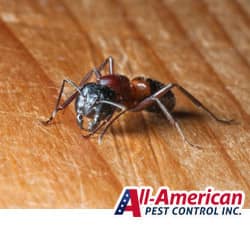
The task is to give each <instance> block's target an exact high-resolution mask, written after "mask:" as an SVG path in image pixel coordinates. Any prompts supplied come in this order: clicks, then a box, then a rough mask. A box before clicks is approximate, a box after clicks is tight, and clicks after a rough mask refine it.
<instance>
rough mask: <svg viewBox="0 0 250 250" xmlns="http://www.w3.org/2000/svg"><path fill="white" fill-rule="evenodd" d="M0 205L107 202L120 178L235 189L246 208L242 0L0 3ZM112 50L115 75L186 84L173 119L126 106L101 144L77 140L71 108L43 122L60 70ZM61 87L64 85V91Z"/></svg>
mask: <svg viewBox="0 0 250 250" xmlns="http://www.w3.org/2000/svg"><path fill="white" fill-rule="evenodd" d="M0 16H1V20H0V56H1V58H0V87H1V88H0V118H1V122H0V145H1V151H0V207H3V208H16V207H18V208H78V207H88V208H112V207H113V206H114V204H115V202H116V200H117V198H118V196H119V194H120V192H121V190H122V188H123V186H125V185H149V186H152V187H153V188H158V187H159V186H161V185H166V186H169V187H170V188H171V189H186V190H190V189H204V188H205V187H206V186H213V187H215V188H217V189H240V190H243V191H244V192H245V193H246V201H245V207H248V208H249V207H250V157H249V156H250V129H249V124H250V45H249V44H250V2H249V1H247V0H238V1H236V0H235V1H226V0H222V1H216V0H202V1H192V0H166V1H150V0H148V1H142V0H141V1H140V0H136V1H134V0H120V1H118V0H117V1H112V0H105V1H90V0H84V1H80V0H79V1H69V0H64V1H59V0H53V1H33V0H22V1H18V2H17V1H4V0H0ZM109 55H112V56H113V57H114V59H115V62H116V64H115V70H116V71H117V72H120V73H123V74H126V75H128V76H129V77H133V76H136V75H146V76H150V77H152V78H155V79H159V80H161V81H163V82H166V83H167V82H169V81H174V82H178V83H180V84H181V85H182V86H183V87H185V88H187V89H188V90H189V91H190V92H192V93H193V94H194V95H195V96H196V97H198V98H199V99H200V100H202V101H203V103H204V104H206V105H207V106H208V107H209V108H210V109H212V110H213V111H215V112H216V113H217V114H218V115H220V116H221V117H227V118H235V119H236V120H237V121H238V122H239V124H237V125H231V126H226V125H223V124H218V123H216V122H215V121H213V120H211V119H210V117H207V115H206V114H204V113H203V112H201V111H200V110H197V109H196V108H195V107H194V106H193V105H192V104H190V102H188V101H187V100H186V99H185V98H184V97H183V96H181V95H180V94H179V93H176V95H177V98H178V106H177V112H176V114H175V116H176V118H177V119H178V120H179V122H180V124H181V126H182V128H183V130H184V131H185V134H186V136H187V137H188V138H189V139H190V140H191V141H192V142H194V143H196V144H199V145H202V146H203V150H197V149H194V148H192V147H190V146H188V145H185V144H184V143H183V142H182V140H181V138H180V137H179V135H178V133H177V132H176V130H175V129H174V128H172V127H171V126H170V124H169V123H168V122H167V121H166V120H165V119H164V117H163V116H161V115H152V114H147V113H131V114H127V115H126V116H124V117H123V118H122V119H120V120H119V121H117V122H116V123H115V124H114V126H113V127H112V128H111V129H110V131H109V132H108V133H107V135H106V138H105V139H104V142H103V144H102V145H98V143H97V140H96V138H91V139H90V140H84V139H82V138H81V136H80V133H81V131H80V130H79V129H78V127H77V124H76V123H75V115H74V108H73V105H72V106H71V107H70V108H69V109H67V110H66V111H65V112H64V113H61V114H59V115H58V117H57V120H56V122H55V123H54V124H53V125H51V126H49V127H44V126H42V125H41V124H40V123H39V119H44V118H46V117H47V116H48V115H49V113H50V112H51V111H52V109H53V106H54V103H55V100H56V97H57V94H58V89H59V87H60V85H61V82H62V80H63V79H65V78H70V79H72V80H74V81H75V82H79V81H80V80H81V78H82V77H83V75H84V74H85V73H86V72H87V71H88V70H89V69H91V68H92V67H93V66H96V65H99V64H100V63H101V62H102V61H103V60H104V58H106V57H107V56H109ZM70 91H71V90H70V89H69V88H68V89H67V94H69V93H70Z"/></svg>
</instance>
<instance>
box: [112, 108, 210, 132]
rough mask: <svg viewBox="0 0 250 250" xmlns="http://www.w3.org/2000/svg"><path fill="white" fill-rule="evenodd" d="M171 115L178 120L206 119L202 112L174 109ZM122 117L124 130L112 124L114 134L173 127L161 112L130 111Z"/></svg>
mask: <svg viewBox="0 0 250 250" xmlns="http://www.w3.org/2000/svg"><path fill="white" fill-rule="evenodd" d="M172 115H173V117H174V118H175V119H176V120H177V121H180V122H181V121H185V120H192V121H202V120H204V119H206V117H205V115H204V114H201V113H197V112H190V111H175V112H173V113H172ZM123 119H124V120H123V124H124V123H125V126H124V130H125V131H123V130H121V129H119V128H117V127H116V126H115V124H114V126H112V127H113V129H114V131H115V133H116V134H121V133H124V132H126V133H129V134H138V133H140V134H143V133H145V132H146V131H147V129H148V128H149V127H153V128H155V129H157V128H162V127H165V128H166V129H168V128H172V127H173V126H172V125H171V124H170V122H169V121H168V120H167V119H166V117H165V116H164V115H163V114H162V113H151V112H143V115H142V113H141V114H140V115H138V113H137V114H136V113H130V114H127V115H125V116H124V117H123ZM131 119H132V122H131Z"/></svg>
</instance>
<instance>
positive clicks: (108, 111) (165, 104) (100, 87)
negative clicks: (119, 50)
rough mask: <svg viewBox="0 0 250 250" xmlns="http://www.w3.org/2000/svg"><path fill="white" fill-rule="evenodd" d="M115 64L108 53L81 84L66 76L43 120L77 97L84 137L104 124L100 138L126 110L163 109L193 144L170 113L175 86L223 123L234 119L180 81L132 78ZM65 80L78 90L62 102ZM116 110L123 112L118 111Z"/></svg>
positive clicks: (77, 114)
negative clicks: (117, 70)
mask: <svg viewBox="0 0 250 250" xmlns="http://www.w3.org/2000/svg"><path fill="white" fill-rule="evenodd" d="M106 65H109V74H107V75H102V74H101V72H102V70H104V68H105V66H106ZM113 66H114V62H113V59H112V57H108V58H107V59H106V60H105V61H104V62H103V63H102V64H101V65H100V66H99V67H98V68H94V69H92V70H91V71H89V72H88V73H87V74H86V75H85V77H84V78H83V79H82V80H81V82H80V86H77V85H76V84H75V83H74V82H73V81H71V80H63V83H62V86H61V89H60V92H59V96H58V99H57V102H56V105H55V108H54V110H53V112H52V114H51V116H50V118H49V119H48V120H47V121H45V122H43V123H44V124H49V123H50V122H51V121H52V120H53V119H54V118H55V116H56V114H57V112H58V111H60V110H63V109H65V108H66V107H67V106H68V105H69V104H70V103H71V102H72V101H73V100H74V99H75V110H76V121H77V124H78V126H79V127H80V128H81V129H83V130H85V131H88V132H89V133H88V134H87V135H83V137H89V136H91V135H93V134H95V133H96V132H97V131H98V130H99V129H101V128H102V127H104V128H103V130H102V132H101V133H100V135H99V142H100V141H101V140H102V137H103V136H104V134H105V133H106V131H107V129H108V128H109V127H110V126H111V125H112V123H113V122H114V121H115V120H117V119H118V118H119V117H120V116H121V115H122V114H124V113H125V112H127V111H132V112H138V111H142V110H146V111H149V112H162V113H163V114H164V115H165V117H166V118H167V119H168V120H169V121H170V123H171V124H172V125H173V126H175V127H176V129H177V131H178V132H179V134H180V135H181V137H182V138H183V140H184V141H185V142H187V143H189V144H190V145H191V146H194V145H193V144H192V143H190V142H189V141H188V140H187V139H186V137H185V135H184V134H183V132H182V129H181V127H180V126H179V124H178V122H177V121H176V120H175V119H174V118H173V116H172V114H171V112H172V111H173V109H174V107H175V96H174V94H173V92H172V91H171V89H172V88H174V87H175V88H178V89H179V90H180V91H181V92H182V93H183V94H184V95H185V96H187V97H188V98H189V99H190V100H191V101H192V102H193V104H194V105H196V106H197V107H199V108H202V109H203V110H205V111H206V112H207V113H208V114H209V115H210V116H212V118H214V119H215V120H216V121H219V122H223V123H230V122H231V121H232V120H224V119H220V118H218V117H217V116H216V115H215V114H214V113H212V112H211V111H210V110H209V109H208V108H206V107H205V106H204V105H203V104H202V103H201V102H200V101H199V100H197V99H196V98H195V97H194V96H193V95H191V94H190V93H189V92H188V91H187V90H186V89H184V88H183V87H181V86H180V85H179V84H177V83H169V84H167V85H165V84H163V83H161V82H158V81H156V80H152V79H150V78H144V77H135V78H133V79H132V80H131V81H130V80H129V79H128V78H127V77H126V76H124V75H119V74H114V69H113ZM93 74H95V76H96V82H88V80H89V79H90V78H91V77H92V75H93ZM65 83H69V84H70V85H72V86H73V87H74V88H75V90H76V91H75V93H74V94H72V95H71V96H70V97H69V98H68V99H67V100H66V101H65V102H63V103H62V104H61V105H60V100H61V97H62V94H63V90H64V86H65ZM115 111H120V112H119V113H118V114H116V115H115V114H114V113H115ZM84 117H86V118H89V119H90V121H89V122H88V127H87V128H84V124H83V122H84Z"/></svg>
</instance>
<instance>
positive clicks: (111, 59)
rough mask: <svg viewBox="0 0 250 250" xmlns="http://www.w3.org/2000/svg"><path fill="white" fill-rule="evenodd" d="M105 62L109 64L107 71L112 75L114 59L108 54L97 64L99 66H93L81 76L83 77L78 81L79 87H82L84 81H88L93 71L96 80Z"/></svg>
mask: <svg viewBox="0 0 250 250" xmlns="http://www.w3.org/2000/svg"><path fill="white" fill-rule="evenodd" d="M107 64H109V73H110V74H111V75H112V74H113V72H114V59H113V58H112V57H111V56H109V57H108V58H107V59H105V60H104V62H103V63H102V64H101V65H99V67H97V68H93V69H92V70H90V71H89V72H88V73H87V74H86V75H85V76H84V77H83V79H82V80H81V82H80V88H83V86H84V85H85V83H86V81H88V79H89V78H90V77H91V76H92V74H93V73H95V75H96V79H97V80H98V79H100V77H101V71H103V70H104V68H105V67H106V65H107Z"/></svg>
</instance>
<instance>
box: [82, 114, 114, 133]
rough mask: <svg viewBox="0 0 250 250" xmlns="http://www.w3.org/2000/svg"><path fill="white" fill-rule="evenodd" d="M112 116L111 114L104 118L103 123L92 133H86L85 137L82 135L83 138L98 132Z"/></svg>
mask: <svg viewBox="0 0 250 250" xmlns="http://www.w3.org/2000/svg"><path fill="white" fill-rule="evenodd" d="M112 116H113V114H111V115H110V116H109V117H108V118H106V120H105V121H103V122H102V123H101V124H100V125H99V126H98V127H96V128H95V129H94V130H93V131H91V132H90V133H88V134H87V135H82V137H83V138H88V137H90V136H91V135H94V134H95V133H96V132H97V131H99V130H100V129H101V128H102V127H103V126H104V125H105V124H106V123H107V122H108V121H109V120H110V119H111V118H112Z"/></svg>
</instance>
